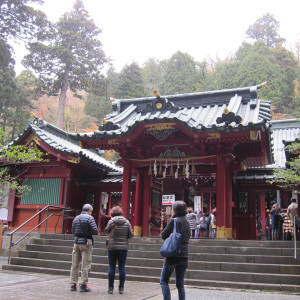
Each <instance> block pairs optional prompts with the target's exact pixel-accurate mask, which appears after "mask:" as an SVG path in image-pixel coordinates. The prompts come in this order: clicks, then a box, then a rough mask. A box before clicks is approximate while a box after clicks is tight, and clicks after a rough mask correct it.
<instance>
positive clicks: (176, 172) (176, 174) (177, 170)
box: [175, 160, 179, 178]
mask: <svg viewBox="0 0 300 300" xmlns="http://www.w3.org/2000/svg"><path fill="white" fill-rule="evenodd" d="M178 172H179V160H178V161H177V168H176V171H175V178H178Z"/></svg>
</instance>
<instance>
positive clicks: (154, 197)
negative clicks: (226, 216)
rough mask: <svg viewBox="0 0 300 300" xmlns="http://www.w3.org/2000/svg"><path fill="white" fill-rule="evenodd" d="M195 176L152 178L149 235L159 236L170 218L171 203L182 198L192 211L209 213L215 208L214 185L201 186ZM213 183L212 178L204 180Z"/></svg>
mask: <svg viewBox="0 0 300 300" xmlns="http://www.w3.org/2000/svg"><path fill="white" fill-rule="evenodd" d="M198 181H199V180H198V178H197V177H192V178H190V179H189V180H186V179H184V178H182V179H177V180H175V179H170V178H167V179H153V185H152V190H151V207H150V212H149V215H150V219H149V236H159V235H160V233H161V232H162V230H163V229H164V227H165V226H166V224H167V223H168V221H169V219H170V218H171V209H172V203H173V202H174V201H176V200H182V201H184V202H185V203H186V205H187V207H192V208H193V210H194V212H198V211H199V210H200V211H201V214H205V215H209V214H210V212H211V211H212V209H215V208H216V188H215V186H211V187H210V186H203V185H204V183H203V184H202V185H201V183H199V182H198ZM209 182H210V183H211V184H212V185H215V182H214V180H211V181H208V180H206V182H205V184H206V185H208V183H209Z"/></svg>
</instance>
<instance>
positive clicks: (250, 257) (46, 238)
mask: <svg viewBox="0 0 300 300" xmlns="http://www.w3.org/2000/svg"><path fill="white" fill-rule="evenodd" d="M40 236H41V238H36V237H34V238H33V239H31V242H30V244H27V246H26V250H21V251H19V257H12V258H11V264H10V265H4V266H3V269H7V270H13V269H14V270H22V271H28V272H45V273H48V274H65V275H69V272H70V268H71V259H72V258H71V253H72V248H73V240H74V237H73V235H71V234H68V235H62V234H40ZM106 239H107V237H106V236H96V237H95V244H94V249H93V264H92V269H91V273H90V276H91V277H99V278H107V272H108V259H107V249H106V246H105V241H106ZM161 245H162V240H161V239H160V238H148V237H142V238H138V237H135V238H133V239H132V240H131V242H130V247H129V248H130V249H129V251H128V258H127V264H126V272H127V280H139V281H153V282H159V277H160V273H161V269H162V266H163V258H162V257H161V256H160V254H159V249H160V247H161ZM293 247H294V244H293V242H290V241H237V240H226V239H223V240H222V239H221V240H220V239H218V240H216V239H214V240H213V239H191V241H190V255H189V268H188V270H187V273H186V280H185V282H186V284H190V285H193V286H204V287H210V286H211V287H228V288H242V289H243V288H245V289H259V290H274V291H283V290H284V291H291V292H298V291H299V292H300V275H298V274H300V261H295V260H294V258H293V256H294V249H293ZM299 248H300V244H299Z"/></svg>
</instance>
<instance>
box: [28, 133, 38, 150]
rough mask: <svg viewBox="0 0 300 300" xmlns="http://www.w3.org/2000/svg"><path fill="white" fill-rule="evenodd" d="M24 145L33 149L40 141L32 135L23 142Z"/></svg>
mask: <svg viewBox="0 0 300 300" xmlns="http://www.w3.org/2000/svg"><path fill="white" fill-rule="evenodd" d="M25 145H26V146H30V147H33V146H35V145H40V139H39V138H38V137H37V136H36V135H34V134H33V133H32V134H31V135H30V136H29V137H28V138H27V139H26V140H25Z"/></svg>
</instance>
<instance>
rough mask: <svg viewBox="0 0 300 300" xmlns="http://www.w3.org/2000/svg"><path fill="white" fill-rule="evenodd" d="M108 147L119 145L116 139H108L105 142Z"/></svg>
mask: <svg viewBox="0 0 300 300" xmlns="http://www.w3.org/2000/svg"><path fill="white" fill-rule="evenodd" d="M107 144H108V145H119V144H120V143H119V142H118V139H110V140H108V141H107Z"/></svg>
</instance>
